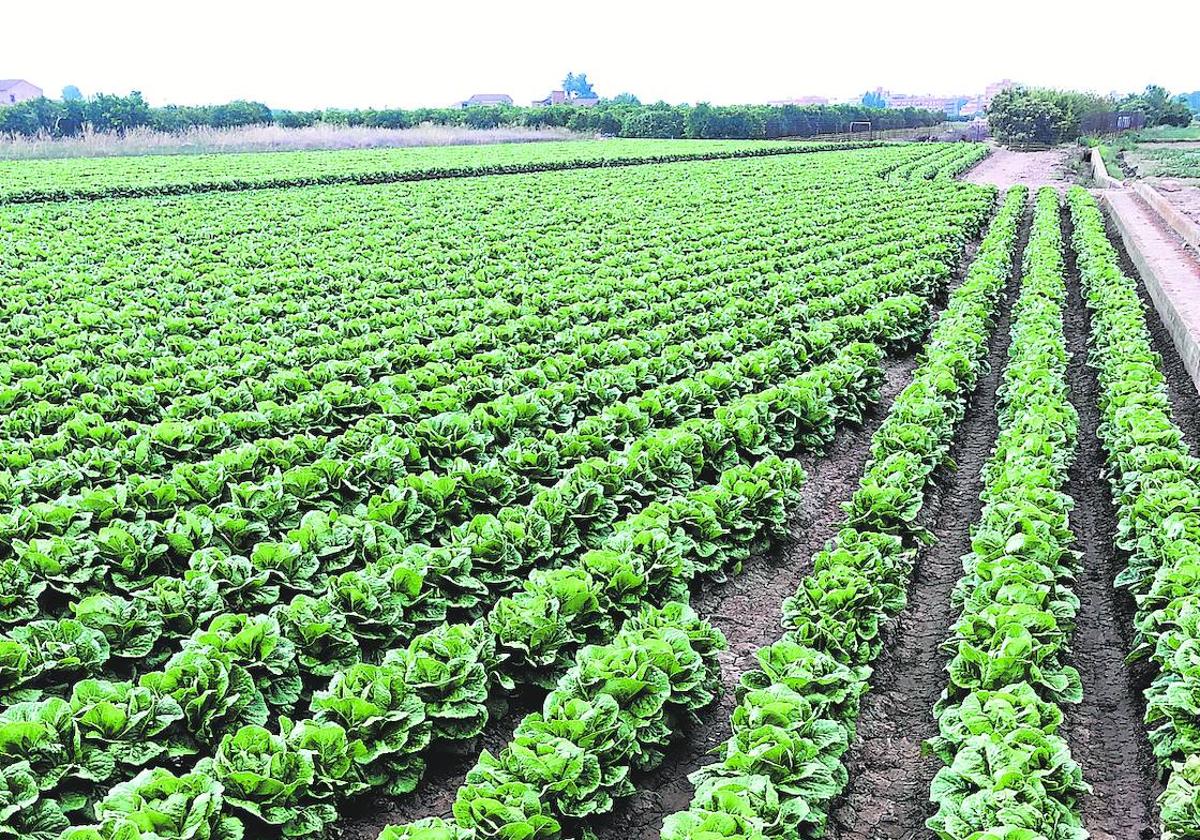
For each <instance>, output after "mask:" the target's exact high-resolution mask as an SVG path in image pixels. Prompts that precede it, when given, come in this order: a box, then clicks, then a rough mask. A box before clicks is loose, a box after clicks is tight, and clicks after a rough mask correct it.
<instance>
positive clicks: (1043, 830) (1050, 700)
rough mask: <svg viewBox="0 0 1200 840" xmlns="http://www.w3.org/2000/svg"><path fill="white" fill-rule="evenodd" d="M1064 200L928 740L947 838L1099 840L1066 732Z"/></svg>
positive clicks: (1022, 326)
mask: <svg viewBox="0 0 1200 840" xmlns="http://www.w3.org/2000/svg"><path fill="white" fill-rule="evenodd" d="M1060 224H1061V219H1060V206H1059V198H1058V194H1057V193H1056V192H1055V191H1054V189H1053V188H1051V187H1045V188H1043V189H1042V190H1041V191H1040V192H1039V193H1038V196H1037V204H1036V209H1035V213H1034V220H1033V231H1032V234H1031V235H1030V238H1029V244H1028V246H1027V248H1026V251H1025V260H1024V273H1023V277H1022V285H1021V294H1020V298H1019V299H1018V300H1017V303H1016V305H1015V306H1014V307H1013V326H1012V343H1011V345H1010V349H1009V356H1008V365H1007V367H1006V368H1005V371H1004V376H1003V378H1002V380H1001V384H1000V389H999V405H998V420H999V427H1000V431H999V436H998V437H997V439H996V445H995V450H994V452H993V453H992V457H991V459H990V460H989V461H988V463H987V464H986V465H985V466H984V470H983V484H984V487H983V492H982V494H981V499H982V501H983V510H982V512H981V513H980V517H979V521H978V522H977V523H975V524H974V525H973V526H972V528H971V553H970V554H968V555H967V556H966V557H964V558H963V569H964V572H965V573H964V575H963V577H962V578H961V579H960V580H959V582H958V585H957V586H956V588H955V591H954V598H953V600H954V603H955V604H956V605H958V606H959V608H960V615H959V618H958V620H957V621H956V622H955V623H954V626H953V628H952V629H951V633H950V636H949V638H948V639H947V640H946V642H945V643H944V645H943V647H944V650H945V651H946V652H947V653H949V654H950V662H949V664H948V665H947V669H946V670H947V673H948V675H949V682H948V685H947V687H946V689H945V691H944V692H943V693H942V697H941V699H940V700H939V701H938V703H937V705H936V707H935V709H934V711H935V714H936V716H937V719H938V731H939V735H938V736H937V737H936V738H934V739H932V740H931V741H930V742H929V744H928V745H927V746H928V747H929V748H930V750H931V751H932V752H933V753H935V754H936V755H937V756H938V757H939V758H941V759H942V761H943V762H945V764H946V766H945V767H944V768H942V769H941V770H940V771H939V772H938V774H937V775H936V776H935V777H934V780H933V784H932V786H931V788H930V800H931V801H932V802H933V803H934V804H935V805H936V806H937V812H936V813H935V814H934V815H933V816H932V817H931V818H930V819H929V822H928V825H929V827H930V828H932V829H934V831H936V832H937V835H938V837H940V838H942V840H966V838H968V837H970V838H981V837H989V838H997V840H999V838H1009V840H1011V839H1012V838H1016V837H1029V838H1034V837H1038V838H1046V840H1082V838H1086V837H1087V833H1086V832H1085V831H1084V830H1083V828H1082V826H1081V823H1080V818H1079V807H1078V802H1079V798H1080V797H1081V796H1082V795H1083V794H1084V793H1085V792H1087V791H1088V790H1089V788H1088V786H1087V784H1086V783H1085V782H1084V781H1083V774H1082V771H1081V770H1080V768H1079V765H1078V764H1076V763H1075V761H1074V760H1073V759H1072V758H1071V752H1070V748H1069V747H1068V745H1067V742H1066V740H1065V738H1063V737H1062V735H1060V734H1059V727H1060V726H1061V724H1062V720H1063V713H1062V710H1061V708H1060V705H1061V704H1063V703H1077V702H1079V700H1080V698H1081V696H1082V688H1081V685H1080V681H1079V674H1078V672H1077V671H1076V670H1075V669H1074V668H1073V667H1071V666H1070V665H1068V664H1066V662H1065V659H1066V655H1067V653H1068V650H1067V643H1068V641H1069V639H1070V636H1071V633H1072V631H1073V630H1074V625H1075V614H1076V612H1077V611H1078V609H1079V600H1078V598H1076V597H1075V595H1074V593H1072V591H1071V583H1072V581H1073V579H1074V574H1075V568H1076V560H1077V557H1076V555H1075V553H1074V552H1073V551H1072V549H1071V542H1072V540H1073V535H1072V533H1071V530H1070V527H1069V525H1068V514H1069V512H1070V510H1071V508H1072V505H1073V502H1072V499H1071V497H1070V496H1068V495H1067V494H1066V493H1065V492H1064V491H1063V487H1064V486H1065V485H1066V482H1067V473H1068V470H1069V469H1070V466H1071V463H1072V461H1073V460H1074V454H1075V443H1076V434H1077V430H1078V417H1077V415H1076V413H1075V409H1074V407H1073V406H1072V405H1071V403H1070V401H1069V399H1068V394H1069V388H1068V385H1067V379H1066V374H1067V361H1068V355H1067V346H1066V336H1065V334H1064V332H1063V306H1064V303H1065V301H1066V281H1065V279H1064V273H1063V254H1062V235H1061V230H1060Z"/></svg>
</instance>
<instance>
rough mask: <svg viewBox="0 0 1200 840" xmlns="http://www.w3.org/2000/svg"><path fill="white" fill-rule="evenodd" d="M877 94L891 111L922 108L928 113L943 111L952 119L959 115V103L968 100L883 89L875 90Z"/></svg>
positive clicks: (961, 97) (960, 97)
mask: <svg viewBox="0 0 1200 840" xmlns="http://www.w3.org/2000/svg"><path fill="white" fill-rule="evenodd" d="M875 93H876V95H878V96H881V97H883V101H884V102H885V103H887V104H886V105H885V106H884V107H886V108H889V109H891V110H896V109H899V108H921V109H923V110H926V111H941V112H942V113H944V114H947V115H948V116H952V117H953V116H956V115H957V114H958V106H959V103H960V102H962V101H963V100H964V99H966V98H967V97H965V96H930V95H929V94H925V93H921V94H913V93H892V92H891V91H890V90H884V89H883V88H875Z"/></svg>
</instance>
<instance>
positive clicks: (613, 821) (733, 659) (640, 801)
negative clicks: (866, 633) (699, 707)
mask: <svg viewBox="0 0 1200 840" xmlns="http://www.w3.org/2000/svg"><path fill="white" fill-rule="evenodd" d="M915 366H916V359H915V357H913V356H908V357H905V358H902V359H892V360H886V361H885V362H884V370H885V373H886V378H885V382H884V386H883V389H882V390H883V393H882V399H881V401H880V403H879V405H878V406H877V407H876V408H875V409H874V410H873V411H872V412H871V415H870V417H869V418H868V421H867V423H866V424H865V425H864V426H863V427H862V428H858V429H843V430H842V431H840V432H839V433H838V436H837V438H836V439H835V440H834V442H833V445H832V446H831V447H830V452H829V454H826V455H821V454H812V455H806V456H803V457H801V458H800V461H801V463H803V464H804V469H805V470H806V471H807V473H808V481H807V482H806V483H805V487H804V497H803V500H802V502H801V505H800V507H799V509H798V510H797V511H796V513H795V515H794V517H793V519H792V521H791V523H790V529H791V533H792V539H791V541H789V543H788V544H787V545H785V546H783V547H781V548H780V549H778V550H777V551H774V552H772V553H771V554H770V555H767V556H762V557H754V558H752V559H751V560H750V561H748V562H747V563H746V565H745V568H744V569H743V570H742V573H741V574H740V575H738V576H737V577H734V578H732V579H730V580H729V581H727V582H726V583H723V584H710V585H707V586H705V587H704V588H703V589H702V590H701V591H700V592H698V593H697V594H696V595H694V596H693V599H692V602H693V605H694V606H695V607H696V609H697V610H698V611H699V612H700V614H701V615H703V616H705V617H707V618H708V619H709V620H711V621H712V623H713V624H714V625H715V626H717V627H718V628H720V629H721V631H722V632H724V633H725V635H726V636H727V637H728V639H729V643H730V646H729V649H728V650H726V651H724V652H723V653H722V654H721V673H722V679H723V681H724V684H725V688H726V694H725V696H724V697H723V698H722V700H721V702H720V704H719V705H718V706H714V707H713V708H712V709H709V710H707V711H706V712H705V715H704V720H705V723H704V725H703V726H702V727H701V728H700V729H698V730H694V731H693V732H691V733H689V735H688V737H687V738H685V739H683V741H682V742H681V743H680V744H679V745H678V746H677V747H676V748H675V750H674V751H673V752H672V753H671V754H670V755H669V756H668V757H667V761H666V762H665V763H664V765H663V766H662V767H661V768H659V769H658V770H657V771H655V772H654V773H652V774H648V775H647V777H646V778H644V779H641V780H639V782H638V793H637V794H636V796H634V797H633V798H632V799H631V800H629V801H627V802H626V803H625V804H623V805H619V806H618V813H617V814H616V815H615V816H613V817H612V818H610V819H609V820H608V821H607V822H606V823H604V824H600V825H597V826H596V832H597V834H598V835H599V836H600V837H601V838H606V837H614V838H615V837H621V838H622V840H624V839H625V838H628V837H634V836H638V837H657V835H658V827H659V824H660V823H661V822H662V818H663V816H664V815H665V814H668V813H670V812H671V811H674V810H677V809H679V808H682V807H686V806H687V804H688V802H689V801H690V800H691V796H692V788H691V785H690V784H689V783H688V781H687V774H688V773H690V772H691V771H692V770H694V769H696V768H697V767H699V766H701V765H702V764H704V763H706V762H707V760H708V752H709V750H710V749H711V748H712V747H714V746H716V745H718V744H719V743H721V742H722V741H723V740H724V739H725V738H727V737H728V736H729V716H730V713H731V712H732V710H733V688H734V686H736V685H737V681H738V678H739V677H740V676H741V674H742V673H743V672H744V671H746V670H748V669H749V668H752V667H753V666H754V664H755V659H754V652H755V651H756V650H757V649H758V648H759V647H760V646H762V645H764V644H768V643H770V642H772V641H774V640H775V639H777V638H779V636H780V634H781V633H782V632H783V631H782V630H781V629H780V625H779V617H780V614H781V609H782V607H781V605H782V603H783V600H784V599H785V598H787V597H788V596H789V595H791V594H792V593H793V592H794V591H795V589H796V586H797V584H798V583H799V581H800V578H801V577H803V576H804V575H806V574H808V573H809V571H810V570H811V564H810V560H811V557H812V555H813V553H814V552H815V551H816V550H817V549H818V548H820V547H821V546H822V545H823V544H824V543H825V541H826V540H827V539H829V538H830V537H832V536H833V534H834V532H835V530H836V529H837V527H838V525H839V524H840V522H841V518H842V511H841V507H840V505H841V503H842V502H843V501H845V500H847V499H849V498H850V494H851V493H852V492H853V491H854V488H855V487H856V486H857V483H858V477H859V476H860V475H861V474H862V467H863V465H864V464H865V463H866V459H867V453H868V449H869V447H870V441H871V435H873V434H874V432H875V429H876V428H878V427H879V424H880V423H881V422H883V418H884V416H886V414H887V411H888V409H889V408H890V407H891V404H892V401H893V400H894V399H895V398H896V395H897V394H899V393H900V391H901V390H903V389H904V387H905V386H906V385H908V383H909V382H910V381H911V380H912V372H913V368H914V367H915ZM537 705H538V704H537V703H536V702H533V701H530V700H525V701H523V702H520V703H517V704H515V705H514V707H513V709H512V710H511V711H510V712H508V713H507V714H505V715H502V716H500V717H498V718H496V719H495V720H493V721H492V723H491V724H489V726H488V727H487V729H486V730H485V731H484V734H483V738H482V743H483V746H484V747H486V748H487V749H490V750H491V751H492V752H493V753H496V752H498V751H499V750H500V749H502V748H503V747H504V745H505V744H506V743H507V742H508V741H509V740H510V738H511V736H512V731H513V729H514V728H515V727H516V725H517V724H518V723H519V722H520V720H521V717H523V716H524V714H525V713H527V712H529V711H531V710H533V709H534V708H536V707H537ZM477 757H478V753H477V752H470V753H468V754H464V755H433V756H431V757H430V768H429V772H428V773H427V774H426V776H425V778H424V779H423V780H422V782H421V785H420V786H419V787H418V788H417V790H416V791H414V792H413V793H411V794H408V795H407V796H402V797H397V798H394V799H387V798H384V797H379V798H371V799H369V800H367V801H365V802H361V803H359V804H358V806H357V807H356V809H355V811H354V813H353V814H351V815H348V817H347V819H346V820H345V821H344V823H343V829H344V832H345V833H344V837H345V838H347V840H374V838H375V837H376V835H377V834H378V833H379V831H380V829H382V828H383V827H384V826H386V825H390V824H393V823H402V822H408V821H410V820H416V819H420V818H422V817H432V816H443V817H446V816H449V815H450V809H451V806H452V805H453V804H454V797H455V794H456V793H457V792H458V788H459V787H460V786H461V785H462V783H463V782H464V781H465V779H466V773H467V771H468V770H469V769H470V768H471V767H472V766H473V765H474V763H475V759H476V758H477Z"/></svg>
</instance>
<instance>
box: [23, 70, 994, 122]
mask: <svg viewBox="0 0 1200 840" xmlns="http://www.w3.org/2000/svg"><path fill="white" fill-rule="evenodd" d="M1014 84H1015V83H1014V82H1013V81H1012V80H1011V79H1003V80H1001V81H999V82H993V83H992V84H990V85H988V86H987V87H985V88H984V89H983V92H982V93H974V94H969V95H968V94H958V95H951V96H935V95H932V94H925V93H921V94H914V93H897V92H895V91H891V90H888V89H886V88H883V87H877V88H875V90H873V91H869V92H868V93H867V94H865V95H863V96H861V97H854V98H850V99H830V98H829V97H826V96H797V97H793V98H791V99H775V100H771V101H769V102H768V103H767V104H768V105H843V104H854V105H859V104H864V105H874V106H875V107H882V108H889V109H900V108H921V109H925V110H929V111H942V112H944V113H945V114H946V116H948V117H967V118H970V117H976V116H980V115H982V114H983V112H984V111H985V110H986V109H987V107H988V105H990V104H991V102H992V99H994V98H995V96H996V94H998V93H1000V92H1001V91H1003V90H1007V89H1009V88H1011V87H1013V86H1014ZM43 95H44V93H43V91H42V89H41V88H40V87H38V86H37V85H35V84H33V83H31V82H28V81H26V80H24V79H0V106H3V105H15V104H17V103H19V102H26V101H28V100H31V99H38V98H39V97H41V96H43ZM454 104H455V106H456V107H459V108H472V107H479V106H496V105H513V104H515V103H514V102H513V98H512V97H511V96H509V95H508V94H506V93H476V94H474V95H472V96H469V97H467V98H466V99H463V100H461V101H459V102H456V103H454ZM529 104H530V105H532V106H534V107H549V106H551V105H565V104H570V105H575V106H577V107H584V108H586V107H590V106H593V105H598V104H600V97H598V96H578V95H575V94H573V93H569V92H567V91H565V90H552V91H550V93H549V94H548V95H546V96H545V97H544V98H542V99H535V100H533V101H532V102H530V103H529Z"/></svg>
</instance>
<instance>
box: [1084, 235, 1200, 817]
mask: <svg viewBox="0 0 1200 840" xmlns="http://www.w3.org/2000/svg"><path fill="white" fill-rule="evenodd" d="M1063 241H1064V242H1065V243H1070V241H1071V229H1070V215H1069V214H1068V213H1064V218H1063ZM1066 258H1067V306H1066V313H1065V316H1066V317H1065V321H1066V333H1067V345H1068V349H1069V350H1070V353H1071V362H1070V367H1069V369H1068V374H1067V378H1068V381H1069V383H1070V386H1071V402H1072V404H1073V405H1074V406H1075V409H1076V410H1077V411H1078V413H1079V448H1078V450H1077V452H1076V457H1075V463H1074V465H1073V466H1072V468H1071V473H1070V480H1069V483H1068V486H1067V492H1068V493H1069V494H1070V496H1071V497H1072V498H1073V499H1074V500H1075V509H1074V510H1073V511H1072V513H1071V529H1072V530H1073V531H1074V532H1075V539H1076V542H1075V547H1076V548H1077V549H1078V550H1079V551H1080V552H1082V555H1083V556H1082V558H1081V559H1080V561H1079V566H1080V568H1079V573H1078V577H1077V578H1076V581H1075V587H1074V589H1075V594H1076V595H1077V596H1078V597H1079V615H1078V618H1077V624H1076V628H1075V635H1074V637H1073V638H1072V641H1071V650H1072V658H1071V662H1072V664H1074V665H1075V667H1076V668H1078V669H1079V674H1080V677H1081V678H1082V681H1083V701H1082V702H1081V703H1080V704H1079V705H1078V706H1068V707H1067V708H1066V709H1065V712H1066V727H1065V728H1066V732H1065V734H1066V736H1067V740H1068V742H1069V743H1070V746H1071V754H1072V755H1073V756H1074V758H1075V761H1077V762H1078V763H1079V765H1080V767H1081V768H1082V769H1083V776H1084V778H1085V779H1086V780H1087V781H1088V782H1089V783H1090V784H1091V785H1092V788H1093V791H1092V793H1091V794H1090V795H1088V796H1085V797H1084V798H1083V802H1082V803H1081V811H1082V817H1083V825H1084V828H1086V829H1087V830H1088V831H1089V832H1090V833H1091V836H1092V840H1130V838H1147V840H1149V838H1155V837H1157V836H1158V830H1157V824H1158V820H1157V817H1156V814H1155V809H1154V800H1155V798H1156V797H1157V796H1158V794H1159V792H1160V788H1159V786H1158V783H1157V781H1156V779H1155V776H1154V758H1153V755H1152V754H1151V752H1150V744H1149V742H1148V741H1147V740H1146V735H1145V728H1144V727H1143V726H1142V714H1143V712H1144V711H1145V708H1144V704H1143V700H1142V695H1141V689H1142V688H1143V687H1144V684H1145V682H1146V681H1147V675H1146V673H1145V669H1144V668H1141V669H1139V668H1133V669H1131V668H1129V667H1127V666H1126V665H1125V652H1126V651H1128V650H1129V648H1130V638H1131V636H1132V632H1131V631H1132V629H1133V603H1132V599H1131V598H1130V597H1129V595H1128V594H1127V593H1125V592H1118V591H1117V590H1116V589H1114V588H1113V580H1114V578H1115V577H1116V576H1117V574H1118V572H1120V570H1121V568H1122V566H1123V560H1122V558H1120V557H1118V556H1117V555H1116V553H1115V551H1114V547H1113V539H1114V537H1115V532H1116V514H1115V511H1114V510H1113V506H1112V499H1111V495H1110V493H1109V487H1108V483H1107V482H1106V481H1105V479H1104V477H1103V475H1102V470H1103V468H1104V449H1103V447H1102V446H1101V443H1100V439H1099V438H1098V437H1097V436H1096V428H1097V425H1098V424H1099V420H1100V414H1099V407H1098V403H1097V394H1098V388H1099V386H1098V383H1097V379H1096V372H1095V371H1094V370H1092V369H1091V368H1090V367H1088V366H1087V350H1088V337H1089V335H1090V329H1091V315H1090V313H1089V311H1088V310H1087V308H1086V307H1085V306H1084V303H1083V297H1082V291H1081V289H1080V285H1079V272H1078V269H1077V267H1076V264H1075V254H1074V252H1073V251H1072V250H1071V249H1070V248H1068V250H1067V254H1066ZM1151 314H1152V313H1151ZM1152 317H1154V316H1153V314H1152ZM1154 320H1155V321H1158V319H1157V317H1154ZM1159 325H1160V326H1161V323H1160V324H1159ZM1184 378H1185V382H1187V383H1188V384H1189V385H1190V384H1191V380H1190V379H1188V378H1187V376H1186V373H1184Z"/></svg>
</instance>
